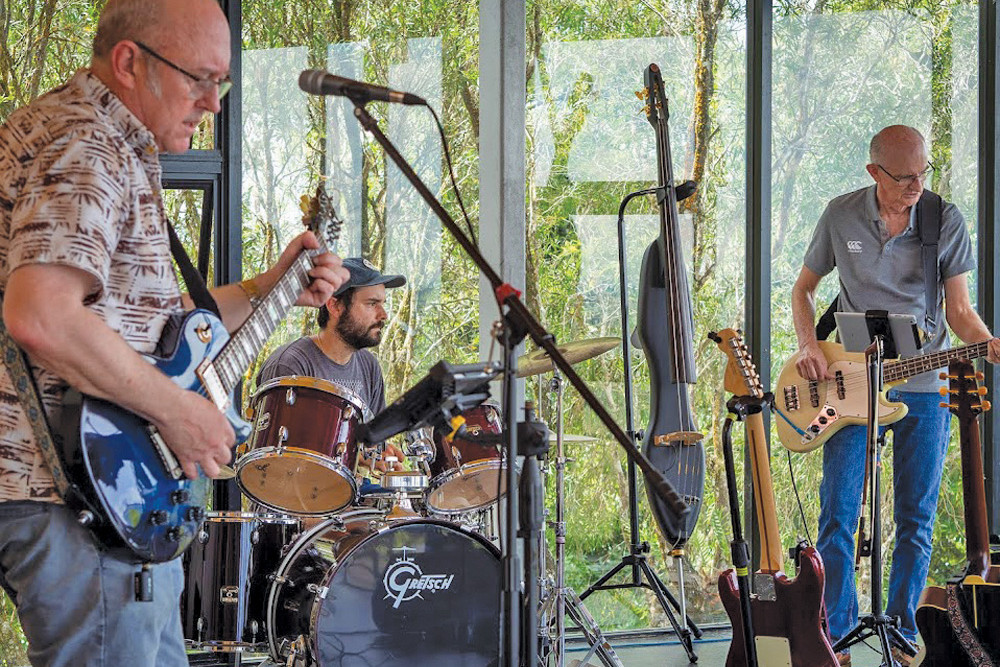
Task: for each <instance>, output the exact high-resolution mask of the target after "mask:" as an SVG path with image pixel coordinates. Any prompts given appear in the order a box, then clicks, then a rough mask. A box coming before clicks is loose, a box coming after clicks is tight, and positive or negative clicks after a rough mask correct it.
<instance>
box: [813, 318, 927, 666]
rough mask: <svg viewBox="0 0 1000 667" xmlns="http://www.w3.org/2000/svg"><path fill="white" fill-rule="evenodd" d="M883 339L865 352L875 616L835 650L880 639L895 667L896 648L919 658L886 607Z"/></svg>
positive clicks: (861, 623)
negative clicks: (881, 408)
mask: <svg viewBox="0 0 1000 667" xmlns="http://www.w3.org/2000/svg"><path fill="white" fill-rule="evenodd" d="M883 345H884V342H883V338H882V336H881V335H880V334H878V335H875V336H873V337H872V343H871V345H869V346H868V347H867V348H865V363H866V365H867V370H868V447H867V449H866V451H865V468H866V470H865V475H866V479H867V480H868V493H869V497H870V498H871V503H870V505H869V514H870V518H871V525H872V532H871V535H869V536H868V540H869V548H870V552H871V553H870V554H869V556H870V558H871V586H872V590H871V598H872V610H871V613H869V614H866V615H865V616H862V617H861V618H860V619H858V624H857V625H855V626H854V628H853V629H851V631H850V632H848V633H847V634H846V635H844V636H843V637H841V638H840V640H839V641H838V642H837V643H836V644H834V645H833V650H834V651H837V652H840V651H843V650H844V649H846V648H848V647H850V646H853V645H854V644H857V643H859V642H863V641H864V640H866V639H868V638H869V637H871V636H873V635H874V636H877V637H878V640H879V645H880V646H879V650H880V652H881V653H882V659H883V660H884V663H883V664H887V665H895V664H896V661H895V660H893V658H892V648H891V647H892V645H893V644H897V645H898V646H899V647H900V648H902V649H903V651H904V652H905V653H906V654H907V655H911V656H912V655H915V654H916V649H914V647H913V645H912V644H910V642H909V641H908V640H907V639H906V637H904V636H903V634H902V633H901V632H900V631H899V617H898V616H889V615H888V614H886V613H885V610H884V609H883V607H882V502H881V495H880V494H881V483H880V481H881V478H882V475H881V472H882V467H881V464H880V463H879V461H880V460H881V458H882V448H883V447H884V446H885V434H884V433H883V434H879V426H878V399H879V395H880V394H881V393H882V383H883V381H884V377H883V373H882V362H883V359H884V357H885V350H884V347H883Z"/></svg>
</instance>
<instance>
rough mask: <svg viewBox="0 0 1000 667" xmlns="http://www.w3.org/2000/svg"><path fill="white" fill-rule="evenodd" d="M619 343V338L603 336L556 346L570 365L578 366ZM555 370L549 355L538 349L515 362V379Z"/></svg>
mask: <svg viewBox="0 0 1000 667" xmlns="http://www.w3.org/2000/svg"><path fill="white" fill-rule="evenodd" d="M620 343H621V339H620V338H615V337H613V336H605V337H603V338H584V339H582V340H576V341H573V342H571V343H562V344H560V345H558V346H557V347H558V348H559V351H560V352H561V353H562V355H563V356H564V357H566V360H567V361H568V362H569V363H571V364H578V363H580V362H581V361H586V360H587V359H591V358H593V357H596V356H598V355H600V354H604V353H605V352H607V351H608V350H610V349H611V348H613V347H615V346H616V345H619V344H620ZM553 368H555V364H553V363H552V358H551V357H550V356H549V353H548V352H546V351H545V350H543V349H542V348H538V349H537V350H535V351H533V352H529V353H528V354H523V355H521V357H520V358H519V359H518V360H517V377H519V378H523V377H527V376H529V375H538V374H539V373H547V372H549V371H551V370H552V369H553Z"/></svg>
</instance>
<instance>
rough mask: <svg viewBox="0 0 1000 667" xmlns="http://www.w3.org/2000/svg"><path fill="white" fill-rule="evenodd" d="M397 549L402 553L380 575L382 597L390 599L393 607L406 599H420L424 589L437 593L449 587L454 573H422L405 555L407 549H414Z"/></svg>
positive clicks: (396, 606) (408, 548) (453, 578)
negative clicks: (383, 590) (382, 587)
mask: <svg viewBox="0 0 1000 667" xmlns="http://www.w3.org/2000/svg"><path fill="white" fill-rule="evenodd" d="M399 551H402V552H403V555H402V556H400V557H399V558H397V559H396V560H395V561H394V562H393V563H392V564H391V565H390V566H389V567H387V568H386V569H385V574H384V575H383V576H382V585H383V586H384V587H385V597H384V598H382V599H383V600H389V599H391V600H392V608H393V609H399V605H400V604H402V603H403V602H406V601H407V600H412V599H414V598H420V599H421V600H422V599H423V596H422V595H421V593H422V592H424V591H430V592H431V593H437V592H438V591H446V590H448V589H449V588H451V582H452V581H454V580H455V575H454V574H424V573H423V571H422V570H421V569H420V566H419V565H417V564H416V562H414V560H413V559H412V558H409V557H408V556H407V555H406V552H407V551H414V549H411V548H410V547H402V548H401V549H399Z"/></svg>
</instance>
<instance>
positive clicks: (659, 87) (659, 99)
mask: <svg viewBox="0 0 1000 667" xmlns="http://www.w3.org/2000/svg"><path fill="white" fill-rule="evenodd" d="M643 79H644V83H645V85H646V87H645V89H644V90H643V91H642V93H640V94H639V97H641V98H642V99H644V100H645V101H646V107H645V112H646V119H647V120H648V121H649V124H650V125H652V126H653V127H656V126H657V125H658V124H659V122H660V121H661V120H664V121H666V120H667V119H668V118H669V117H670V111H669V110H668V106H667V95H666V93H664V91H663V75H662V74H661V73H660V68H659V66H658V65H657V64H656V63H651V64H650V65H649V67H647V68H646V74H645V75H644V77H643Z"/></svg>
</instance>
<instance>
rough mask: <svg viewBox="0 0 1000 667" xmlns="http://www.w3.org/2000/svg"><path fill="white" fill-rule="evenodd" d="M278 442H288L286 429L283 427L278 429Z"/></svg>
mask: <svg viewBox="0 0 1000 667" xmlns="http://www.w3.org/2000/svg"><path fill="white" fill-rule="evenodd" d="M278 442H288V428H287V427H285V426H279V427H278Z"/></svg>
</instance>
